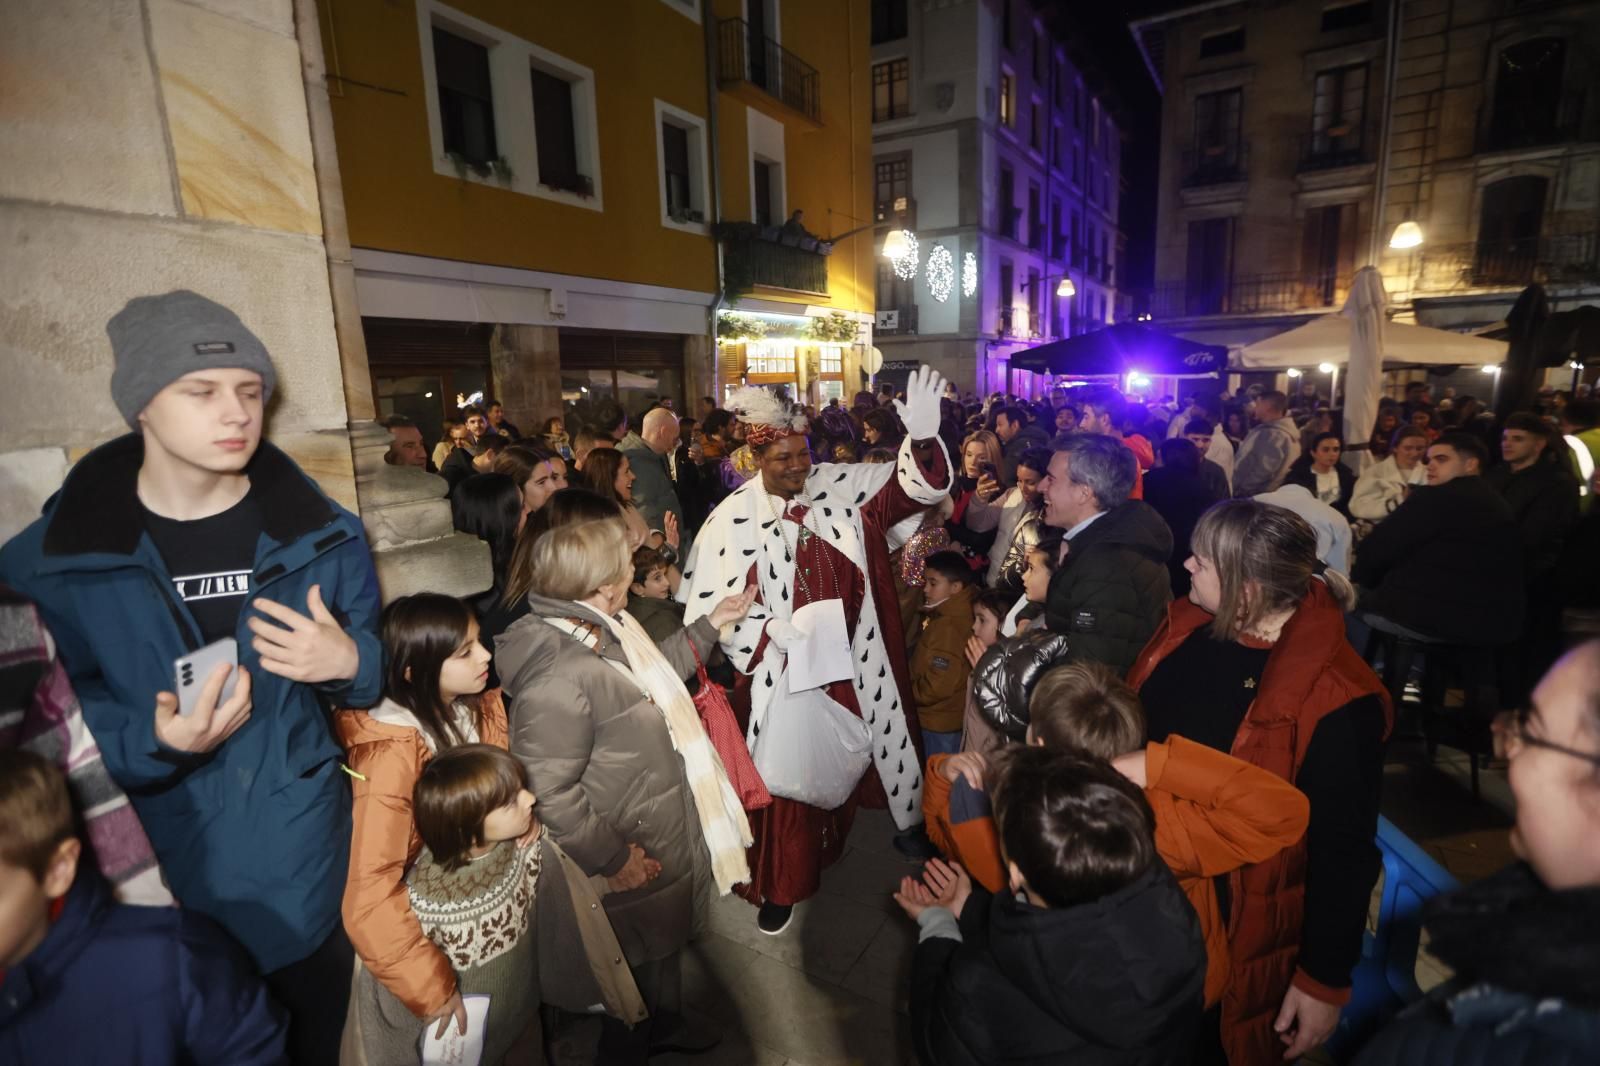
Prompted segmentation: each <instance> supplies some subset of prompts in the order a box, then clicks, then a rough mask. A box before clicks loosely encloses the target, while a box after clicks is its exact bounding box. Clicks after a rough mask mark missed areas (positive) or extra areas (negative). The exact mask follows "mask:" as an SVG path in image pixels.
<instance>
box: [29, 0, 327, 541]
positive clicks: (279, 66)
mask: <svg viewBox="0 0 1600 1066" xmlns="http://www.w3.org/2000/svg"><path fill="white" fill-rule="evenodd" d="M300 62H301V56H300V48H299V44H298V41H297V39H296V36H295V31H294V21H293V10H292V5H291V3H290V0H7V2H6V3H4V4H0V70H4V71H6V78H5V97H6V99H5V115H6V118H5V121H4V122H3V123H0V158H3V159H5V161H6V162H5V165H4V166H3V167H0V248H4V249H5V253H4V256H3V258H0V368H3V371H4V378H5V383H6V386H5V389H4V390H3V391H0V538H4V537H8V536H10V535H11V534H12V533H14V532H16V530H17V529H19V528H21V526H22V525H24V524H25V523H26V522H27V521H28V520H30V519H31V518H32V516H33V515H35V514H37V513H38V510H39V507H40V505H41V504H42V503H43V501H44V499H45V498H46V496H47V495H48V494H49V493H50V492H53V491H54V489H55V488H56V486H57V485H58V484H59V482H60V479H61V477H62V476H64V474H65V472H66V469H67V466H68V464H69V463H70V462H71V461H72V460H75V459H76V458H78V457H79V456H80V455H82V454H83V453H84V452H85V451H87V450H88V449H89V448H91V447H93V446H94V445H96V444H99V443H101V442H103V441H105V440H108V439H110V438H112V437H115V436H117V435H119V434H121V433H125V432H127V429H128V427H127V425H126V424H125V423H124V422H123V420H122V418H121V416H120V415H119V414H118V412H117V410H116V408H115V406H114V405H113V404H112V402H111V394H110V388H109V382H110V376H111V349H110V344H109V342H108V341H107V339H106V334H105V323H106V320H107V319H109V318H110V317H111V316H112V315H113V314H115V313H116V311H117V310H118V309H119V308H121V307H122V305H123V304H124V303H125V302H126V301H127V300H128V299H129V298H130V297H133V296H138V295H142V294H147V293H159V292H165V291H167V290H170V289H177V288H189V289H194V290H195V291H197V292H200V293H202V294H204V295H206V296H209V297H211V298H212V299H215V300H217V301H219V302H221V303H223V304H226V305H228V306H229V307H232V308H233V309H234V310H235V311H236V312H238V314H239V316H240V317H241V318H242V319H243V320H244V321H245V323H246V324H247V325H248V326H250V328H251V329H253V330H255V332H256V333H257V334H259V335H260V336H261V338H262V340H263V341H264V342H265V343H266V346H267V349H268V350H269V351H270V352H271V353H272V357H273V361H274V363H275V364H276V366H277V368H278V376H279V388H278V393H277V395H276V397H275V400H274V402H273V405H272V409H271V411H270V413H269V417H268V426H267V428H268V433H269V436H270V438H271V439H272V440H273V441H274V442H275V443H277V444H278V445H279V446H280V447H282V448H284V449H285V450H286V451H288V452H289V453H290V454H291V455H293V456H294V457H295V458H296V459H297V460H298V461H299V462H300V463H301V465H302V466H304V467H305V468H306V469H307V470H308V472H310V473H311V474H312V475H313V476H315V477H316V478H317V480H318V481H319V482H320V483H321V484H322V485H323V487H324V488H325V489H326V490H327V491H328V493H329V494H330V495H332V496H333V497H334V498H335V499H337V500H339V501H340V502H341V503H343V504H344V505H345V506H347V507H350V508H352V509H354V508H355V507H356V492H355V479H354V473H353V470H352V465H351V456H350V445H349V438H348V435H347V433H346V419H347V415H346V408H345V398H344V390H343V387H342V384H341V373H340V364H339V348H338V343H337V340H336V338H335V331H334V318H333V311H332V306H331V299H330V295H329V289H328V267H327V262H326V252H325V249H324V246H323V241H322V221H321V214H320V204H319V199H318V194H317V185H316V180H315V171H314V167H313V163H312V152H311V138H310V132H309V128H308V123H307V111H306V98H305V92H304V89H303V85H302V80H301V74H300Z"/></svg>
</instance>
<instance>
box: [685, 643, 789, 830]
mask: <svg viewBox="0 0 1600 1066" xmlns="http://www.w3.org/2000/svg"><path fill="white" fill-rule="evenodd" d="M688 643H689V650H690V651H691V652H693V653H694V664H695V668H696V669H697V670H698V671H699V673H700V688H699V690H698V691H697V692H695V694H694V708H695V710H696V711H698V712H700V724H701V725H703V726H705V729H706V736H708V737H710V738H711V746H712V747H713V748H715V749H716V751H717V756H718V757H719V758H720V759H721V760H722V768H723V769H724V770H726V771H727V772H728V780H729V781H731V782H732V783H733V790H734V791H735V792H737V793H738V794H739V802H740V803H741V804H742V805H743V806H744V809H745V810H747V811H759V810H760V809H761V808H763V807H766V806H769V805H770V804H771V803H772V794H771V793H770V792H768V791H767V786H766V783H765V782H764V781H762V780H761V774H759V773H758V772H757V771H756V764H755V760H753V759H751V758H750V749H749V748H748V747H746V746H745V742H744V733H743V732H741V731H740V729H739V722H738V720H737V719H735V718H734V716H733V705H732V704H731V703H729V702H728V694H727V693H726V692H724V691H722V686H721V685H719V684H717V683H716V682H715V681H713V680H711V678H710V676H709V675H707V674H706V664H705V663H703V662H701V661H700V651H699V649H698V648H696V647H695V646H694V641H692V640H691V641H689V642H688Z"/></svg>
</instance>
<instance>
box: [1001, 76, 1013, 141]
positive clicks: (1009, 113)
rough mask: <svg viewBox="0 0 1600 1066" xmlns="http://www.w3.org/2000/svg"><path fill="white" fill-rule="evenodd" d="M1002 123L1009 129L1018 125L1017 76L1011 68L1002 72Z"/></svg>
mask: <svg viewBox="0 0 1600 1066" xmlns="http://www.w3.org/2000/svg"><path fill="white" fill-rule="evenodd" d="M1000 125H1002V126H1004V127H1006V128H1007V129H1015V128H1016V125H1017V77H1016V75H1015V74H1012V73H1011V72H1010V71H1009V70H1002V71H1001V72H1000Z"/></svg>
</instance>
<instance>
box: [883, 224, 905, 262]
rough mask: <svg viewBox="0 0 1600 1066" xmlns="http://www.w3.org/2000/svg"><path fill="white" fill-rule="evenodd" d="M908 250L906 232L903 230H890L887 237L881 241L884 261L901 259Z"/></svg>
mask: <svg viewBox="0 0 1600 1066" xmlns="http://www.w3.org/2000/svg"><path fill="white" fill-rule="evenodd" d="M909 250H910V245H909V244H908V243H907V242H906V231H905V230H903V229H896V230H890V231H889V235H888V236H887V237H885V238H884V239H883V257H884V258H885V259H903V258H905V254H906V252H907V251H909Z"/></svg>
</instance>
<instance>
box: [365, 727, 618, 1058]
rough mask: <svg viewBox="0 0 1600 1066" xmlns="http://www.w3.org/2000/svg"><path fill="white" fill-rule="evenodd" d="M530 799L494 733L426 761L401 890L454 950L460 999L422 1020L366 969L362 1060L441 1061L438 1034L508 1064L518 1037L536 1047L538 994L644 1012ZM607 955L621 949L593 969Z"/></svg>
mask: <svg viewBox="0 0 1600 1066" xmlns="http://www.w3.org/2000/svg"><path fill="white" fill-rule="evenodd" d="M534 803H535V799H534V795H533V793H532V792H530V791H529V790H528V783H527V775H526V771H524V770H523V768H522V764H521V763H520V762H518V761H517V760H516V759H515V758H514V757H513V756H512V755H511V754H510V753H509V752H507V751H506V750H505V749H503V748H499V747H495V746H494V745H492V744H459V745H457V746H456V747H453V748H450V749H449V750H447V751H443V752H440V753H439V754H438V755H437V756H436V757H435V758H434V759H433V760H432V761H431V762H429V763H428V765H427V766H426V767H424V768H423V770H422V773H421V775H420V776H419V777H418V778H417V785H416V789H415V791H414V793H413V794H412V810H413V813H414V817H415V820H416V826H417V834H418V835H419V836H420V837H421V838H422V843H423V851H422V853H421V854H420V855H419V856H418V858H417V861H416V863H415V865H413V866H412V868H411V871H410V872H409V873H408V874H407V875H406V895H407V899H408V902H409V904H410V907H411V910H412V912H413V913H414V914H415V915H416V918H417V922H418V924H419V925H420V926H421V927H422V932H423V935H424V936H426V937H427V939H428V941H429V943H430V944H431V945H432V947H434V948H436V949H437V950H438V951H439V952H441V953H442V954H443V955H444V957H445V958H446V959H447V960H448V961H449V964H450V968H451V969H452V971H453V972H454V977H455V982H456V989H457V992H458V994H459V995H460V997H461V1000H462V1004H463V1008H462V1013H461V1015H460V1016H459V1017H457V1016H456V1015H453V1014H447V1015H445V1016H443V1017H442V1018H440V1019H439V1020H438V1022H437V1023H435V1022H433V1021H432V1020H423V1019H420V1018H418V1017H417V1016H416V1015H414V1014H413V1013H412V1012H411V1011H410V1010H408V1009H407V1008H406V1006H405V1004H403V1003H402V1002H401V1001H400V1000H399V999H398V998H396V997H395V996H394V994H393V993H391V992H390V991H389V990H388V989H387V988H386V987H385V986H384V985H383V984H382V983H380V982H379V981H377V980H376V979H375V978H374V977H373V976H372V973H371V971H369V970H367V969H365V968H363V969H362V970H360V971H359V973H358V974H357V977H356V986H355V993H354V1002H355V1008H354V1011H355V1016H354V1018H353V1019H352V1022H353V1024H352V1026H351V1032H350V1034H347V1035H351V1036H353V1037H355V1038H356V1039H357V1040H359V1042H360V1045H361V1051H362V1053H364V1055H365V1059H366V1061H367V1062H370V1063H374V1064H376V1063H380V1062H381V1063H390V1062H406V1061H418V1057H419V1055H420V1056H421V1061H423V1062H433V1061H445V1058H444V1057H442V1055H441V1054H440V1052H441V1045H449V1044H450V1043H451V1042H453V1041H454V1042H459V1043H460V1044H462V1045H463V1046H464V1047H466V1048H472V1049H475V1048H480V1047H481V1049H482V1050H481V1053H480V1054H479V1057H478V1058H477V1059H476V1061H478V1062H481V1063H484V1064H486V1066H487V1064H491V1063H499V1062H501V1061H503V1060H504V1059H505V1057H506V1055H507V1054H508V1053H509V1052H510V1051H511V1049H512V1047H513V1046H514V1045H516V1044H517V1043H518V1042H519V1039H518V1038H519V1037H521V1038H523V1041H524V1042H525V1043H527V1044H529V1045H533V1046H537V1044H538V1042H539V1039H540V1034H539V1031H538V1027H537V1026H538V1018H539V1005H540V1003H541V1002H543V1003H548V1004H550V1005H552V1006H558V1007H564V1008H566V1009H568V1010H592V1009H596V1008H604V1009H605V1010H607V1011H608V1012H609V1013H612V1014H616V1015H618V1016H620V1017H622V1018H623V1019H624V1020H625V1021H627V1022H629V1023H636V1022H638V1021H640V1020H641V1019H642V1017H643V1014H644V1006H643V1002H642V1000H641V999H640V998H639V993H638V988H637V987H636V986H635V985H634V983H633V979H632V976H631V974H630V973H629V971H628V967H627V964H626V963H625V962H622V961H621V954H622V953H621V948H620V947H619V946H618V944H617V940H616V936H615V934H613V933H612V931H611V926H610V923H609V922H608V921H607V919H606V918H605V916H604V912H603V911H602V910H601V909H600V907H599V906H598V900H597V899H596V897H595V896H594V893H593V889H592V888H590V887H589V881H588V879H587V878H585V877H583V876H582V874H580V873H578V872H577V868H576V867H575V866H573V865H572V860H571V859H569V858H567V856H566V853H565V852H563V851H562V850H561V849H560V848H559V847H558V846H557V845H556V843H555V842H554V841H553V840H551V839H550V838H549V836H548V834H546V833H545V832H544V828H543V827H542V826H541V825H540V824H539V822H538V820H537V819H536V818H534V815H533V808H534ZM600 959H604V960H605V961H606V962H607V963H609V962H610V960H612V959H616V960H618V961H617V962H616V963H615V964H612V965H608V966H604V967H602V968H599V969H594V968H591V966H592V965H596V966H597V965H599V964H598V961H596V962H595V963H593V964H591V960H600ZM463 1038H465V1039H463ZM428 1052H432V1053H433V1054H428ZM469 1058H470V1056H469Z"/></svg>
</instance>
